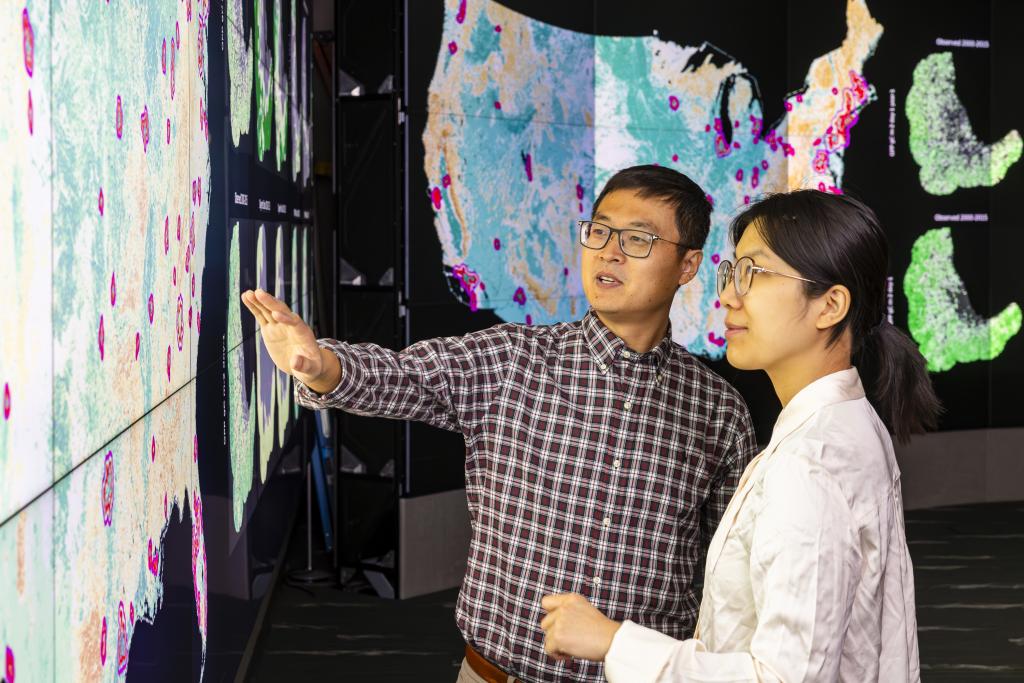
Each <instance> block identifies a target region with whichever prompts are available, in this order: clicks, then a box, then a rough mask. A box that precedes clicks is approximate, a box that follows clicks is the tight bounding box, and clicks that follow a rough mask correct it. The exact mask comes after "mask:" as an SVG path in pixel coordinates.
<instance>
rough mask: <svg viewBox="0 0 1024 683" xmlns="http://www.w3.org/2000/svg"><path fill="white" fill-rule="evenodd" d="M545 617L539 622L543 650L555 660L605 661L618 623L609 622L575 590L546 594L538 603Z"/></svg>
mask: <svg viewBox="0 0 1024 683" xmlns="http://www.w3.org/2000/svg"><path fill="white" fill-rule="evenodd" d="M540 604H541V607H543V608H544V609H545V610H546V611H547V613H548V614H547V616H546V617H544V619H543V620H541V622H540V627H541V628H542V629H544V633H545V638H544V650H545V651H547V653H548V654H549V655H551V656H552V657H554V658H555V659H558V660H565V659H568V658H569V657H579V658H580V659H589V660H591V661H594V662H601V661H604V658H605V655H607V654H608V649H609V648H611V646H612V638H614V637H615V633H616V632H617V631H618V630H619V626H621V625H622V624H620V623H619V622H617V621H612V620H611V619H609V618H608V617H606V616H605V615H603V614H601V612H600V611H599V610H598V609H597V608H596V607H594V606H593V605H591V604H590V603H589V602H588V601H587V599H586V598H585V597H583V596H582V595H577V594H575V593H562V594H560V595H545V596H544V598H543V599H542V600H541V602H540Z"/></svg>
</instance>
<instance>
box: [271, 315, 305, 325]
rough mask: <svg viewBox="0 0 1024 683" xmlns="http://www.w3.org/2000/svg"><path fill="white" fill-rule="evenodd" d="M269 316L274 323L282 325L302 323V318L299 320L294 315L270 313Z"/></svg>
mask: <svg viewBox="0 0 1024 683" xmlns="http://www.w3.org/2000/svg"><path fill="white" fill-rule="evenodd" d="M270 315H271V317H272V318H273V319H274V322H278V323H281V324H282V325H289V326H294V325H298V324H299V323H301V322H304V321H303V320H302V318H300V317H299V316H298V315H297V314H295V313H282V312H281V311H271V312H270Z"/></svg>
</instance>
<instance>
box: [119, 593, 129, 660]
mask: <svg viewBox="0 0 1024 683" xmlns="http://www.w3.org/2000/svg"><path fill="white" fill-rule="evenodd" d="M127 670H128V627H127V625H126V624H125V619H124V601H123V600H122V601H121V602H120V603H118V605H117V673H118V675H121V674H124V672H125V671H127Z"/></svg>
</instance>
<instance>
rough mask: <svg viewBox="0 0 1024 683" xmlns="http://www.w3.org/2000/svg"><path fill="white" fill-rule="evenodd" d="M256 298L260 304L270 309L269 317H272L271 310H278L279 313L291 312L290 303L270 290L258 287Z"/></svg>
mask: <svg viewBox="0 0 1024 683" xmlns="http://www.w3.org/2000/svg"><path fill="white" fill-rule="evenodd" d="M255 296H256V300H257V301H258V302H259V304H260V306H263V308H264V309H266V310H267V311H268V314H267V318H270V314H269V312H271V311H277V312H279V313H287V314H291V312H292V309H290V308H288V304H286V303H285V302H283V301H281V300H280V299H278V298H277V297H275V296H274V295H272V294H271V293H270V292H266V291H264V290H262V289H257V290H256V292H255Z"/></svg>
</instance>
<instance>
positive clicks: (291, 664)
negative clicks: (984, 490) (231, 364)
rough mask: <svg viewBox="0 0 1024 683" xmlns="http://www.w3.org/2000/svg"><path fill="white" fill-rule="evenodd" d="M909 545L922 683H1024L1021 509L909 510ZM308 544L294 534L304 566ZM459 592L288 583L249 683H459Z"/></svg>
mask: <svg viewBox="0 0 1024 683" xmlns="http://www.w3.org/2000/svg"><path fill="white" fill-rule="evenodd" d="M296 540H297V541H299V542H298V543H296V542H295V541H296ZM907 540H908V542H909V544H910V551H911V554H912V556H913V560H914V572H915V581H916V590H917V603H918V609H917V619H918V626H919V639H920V648H921V669H922V671H921V674H922V679H923V680H924V681H971V682H974V681H1024V502H1021V503H1006V504H992V505H973V506H962V507H949V508H937V509H932V510H918V511H912V512H909V513H907ZM304 543H305V531H304V529H302V528H297V529H296V531H295V534H294V536H293V544H292V545H293V548H292V552H295V553H296V554H295V555H294V557H295V563H294V564H296V565H298V564H301V558H302V557H303V556H302V551H303V549H304V547H305V546H304V545H303V544H304ZM358 587H359V586H350V588H358ZM363 588H364V590H367V591H368V590H369V587H368V586H363ZM456 595H457V591H456V590H450V591H444V592H441V593H436V594H434V595H429V596H424V597H420V598H415V599H412V600H406V601H402V602H397V601H392V600H383V599H380V598H377V597H375V596H373V595H370V594H362V593H360V592H356V591H353V590H346V591H341V590H338V589H336V588H317V589H313V590H311V591H304V590H299V589H296V588H292V587H289V586H286V585H281V586H279V587H278V588H277V590H276V591H275V594H274V597H273V600H272V602H271V605H270V609H269V610H268V613H267V618H266V621H265V623H264V627H263V631H262V633H261V636H260V640H259V642H258V644H257V647H256V651H255V655H254V657H253V661H252V663H251V665H250V666H249V677H248V680H250V681H258V682H262V681H274V682H275V683H277V682H279V681H283V680H287V681H343V682H345V683H364V682H365V683H386V682H390V681H430V682H433V681H438V682H439V683H454V681H455V678H456V675H457V672H458V667H459V664H460V663H461V661H462V651H463V642H462V638H461V636H460V635H459V632H458V629H456V627H455V617H454V611H455V598H456Z"/></svg>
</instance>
